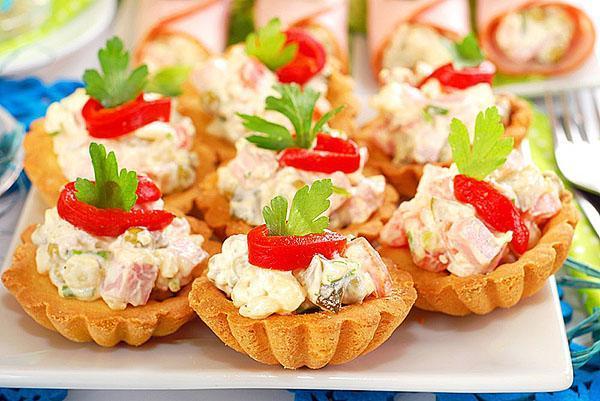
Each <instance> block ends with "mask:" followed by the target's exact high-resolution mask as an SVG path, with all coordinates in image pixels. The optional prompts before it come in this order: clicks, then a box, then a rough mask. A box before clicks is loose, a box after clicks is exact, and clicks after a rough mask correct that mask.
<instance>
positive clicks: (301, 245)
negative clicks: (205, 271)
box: [248, 225, 346, 271]
mask: <svg viewBox="0 0 600 401" xmlns="http://www.w3.org/2000/svg"><path fill="white" fill-rule="evenodd" d="M345 248H346V237H344V236H343V235H341V234H338V233H333V232H326V233H323V234H308V235H303V236H287V235H286V236H283V235H269V229H268V228H267V226H266V225H262V226H258V227H255V228H253V229H252V230H250V232H249V233H248V261H249V262H250V263H251V264H253V265H254V266H258V267H263V268H265V269H274V270H284V271H288V270H296V269H306V268H307V267H308V265H309V264H310V261H311V260H312V258H313V256H315V255H317V254H318V255H322V256H323V257H325V258H328V259H331V258H333V257H334V256H335V255H336V254H339V253H342V252H343V251H344V249H345Z"/></svg>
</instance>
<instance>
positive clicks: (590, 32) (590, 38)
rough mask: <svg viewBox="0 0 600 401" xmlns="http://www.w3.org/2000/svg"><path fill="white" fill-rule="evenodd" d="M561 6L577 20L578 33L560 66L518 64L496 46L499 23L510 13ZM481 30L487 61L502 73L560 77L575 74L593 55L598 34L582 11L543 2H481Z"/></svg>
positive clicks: (566, 5)
mask: <svg viewBox="0 0 600 401" xmlns="http://www.w3.org/2000/svg"><path fill="white" fill-rule="evenodd" d="M549 5H553V6H559V7H562V8H563V9H564V10H565V11H566V12H567V13H568V14H569V15H570V16H571V18H572V19H573V21H574V23H575V32H574V34H573V39H572V40H571V44H570V47H569V48H568V50H567V51H566V53H565V54H564V55H563V56H562V57H561V59H560V60H559V61H558V62H557V63H553V64H542V63H537V62H535V61H532V62H529V63H523V62H515V61H513V60H511V59H510V58H509V57H507V56H506V55H505V54H504V52H503V51H502V50H501V49H500V48H499V47H498V45H497V43H496V29H497V28H498V24H499V22H500V21H501V20H502V18H503V17H504V16H506V15H507V14H508V13H511V12H514V11H519V10H522V9H524V8H528V7H532V6H549ZM477 29H478V31H479V41H480V44H481V47H482V48H483V50H484V51H485V54H486V57H487V58H488V59H489V60H491V61H492V62H493V63H494V64H496V67H497V68H498V70H499V71H500V72H503V73H505V74H510V75H526V74H541V75H558V74H564V73H566V72H569V71H572V70H574V69H576V68H578V67H579V66H581V64H582V63H583V62H584V61H585V60H586V59H587V58H588V57H589V56H590V55H591V54H592V51H593V50H594V42H595V40H596V33H595V31H594V25H593V23H592V21H591V20H590V18H589V17H588V16H587V14H586V13H585V12H584V11H582V10H581V9H580V8H578V7H576V6H574V5H573V4H569V3H568V2H560V1H543V0H537V1H536V0H512V1H506V0H478V1H477Z"/></svg>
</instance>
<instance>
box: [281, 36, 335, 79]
mask: <svg viewBox="0 0 600 401" xmlns="http://www.w3.org/2000/svg"><path fill="white" fill-rule="evenodd" d="M285 34H286V36H287V40H286V42H285V43H286V44H289V43H297V44H298V53H296V57H295V58H294V59H293V60H292V61H290V62H289V63H288V64H286V65H284V66H283V67H281V68H279V69H278V70H277V77H278V78H279V82H282V83H290V82H295V83H297V84H299V85H304V84H305V83H306V82H308V81H309V80H310V79H311V78H312V77H314V76H315V75H317V74H318V73H319V72H320V71H321V70H322V69H323V67H324V66H325V60H326V58H327V53H326V52H325V48H324V47H323V45H322V44H321V43H319V42H318V41H317V40H316V39H314V38H313V37H312V36H311V35H309V34H308V33H307V32H306V31H305V30H303V29H299V28H290V29H288V30H287V31H286V32H285Z"/></svg>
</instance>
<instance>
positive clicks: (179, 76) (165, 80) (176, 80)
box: [145, 65, 192, 96]
mask: <svg viewBox="0 0 600 401" xmlns="http://www.w3.org/2000/svg"><path fill="white" fill-rule="evenodd" d="M191 71H192V68H191V67H189V66H187V65H174V66H171V67H165V68H162V69H160V70H159V71H158V72H157V73H156V74H154V75H153V76H152V77H150V80H148V83H147V84H146V87H145V90H146V91H148V92H154V93H159V94H161V95H163V96H179V95H181V93H182V89H181V85H183V83H184V82H185V81H186V80H187V78H188V76H189V75H190V72H191Z"/></svg>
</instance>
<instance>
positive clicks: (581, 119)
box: [544, 88, 600, 195]
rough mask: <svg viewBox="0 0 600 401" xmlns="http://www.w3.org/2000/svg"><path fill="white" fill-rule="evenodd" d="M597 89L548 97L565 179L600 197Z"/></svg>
mask: <svg viewBox="0 0 600 401" xmlns="http://www.w3.org/2000/svg"><path fill="white" fill-rule="evenodd" d="M595 89H596V88H588V89H578V90H575V91H571V92H558V93H556V94H546V95H545V97H544V99H545V103H546V110H547V111H548V114H549V115H550V118H551V121H552V126H553V128H554V129H553V133H554V154H555V156H556V163H557V165H558V168H559V169H560V172H561V173H562V174H563V176H564V177H565V178H566V179H567V180H569V181H570V182H571V183H572V184H574V185H575V186H577V187H579V188H581V189H584V190H586V191H590V192H593V193H595V194H599V195H600V101H599V100H598V96H599V94H598V93H597V91H596V90H595Z"/></svg>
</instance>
